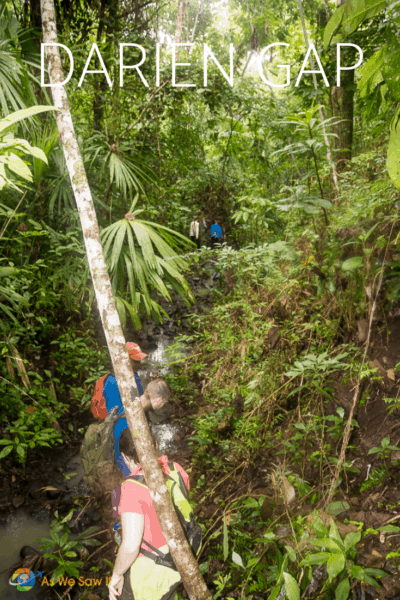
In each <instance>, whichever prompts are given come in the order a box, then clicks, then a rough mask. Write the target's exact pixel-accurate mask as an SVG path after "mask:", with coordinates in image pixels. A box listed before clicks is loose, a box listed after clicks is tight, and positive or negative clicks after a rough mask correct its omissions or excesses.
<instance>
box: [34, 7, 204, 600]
mask: <svg viewBox="0 0 400 600" xmlns="http://www.w3.org/2000/svg"><path fill="white" fill-rule="evenodd" d="M41 9H42V24H43V42H44V43H53V44H54V43H57V30H56V23H55V10H54V2H53V0H41ZM46 51H47V68H48V73H49V76H50V83H57V82H62V81H63V80H64V76H63V71H62V66H61V60H60V56H59V52H58V47H57V46H48V47H47V48H46ZM51 93H52V97H53V103H54V106H55V107H56V108H58V109H59V112H57V116H56V119H57V126H58V130H59V133H60V138H61V143H62V147H63V151H64V156H65V162H66V165H67V169H68V172H69V176H70V179H71V185H72V189H73V193H74V196H75V201H76V204H77V207H78V212H79V217H80V220H81V225H82V231H83V237H84V241H85V247H86V253H87V257H88V262H89V267H90V272H91V276H92V280H93V286H94V290H95V293H96V300H97V304H98V308H99V313H100V317H101V321H102V324H103V328H104V333H105V337H106V340H107V345H108V349H109V352H110V356H111V360H112V363H113V367H114V373H115V376H116V379H117V382H118V388H119V391H120V394H121V400H122V404H123V406H124V408H125V413H126V418H127V421H128V426H129V429H130V431H131V433H132V437H133V440H134V442H135V446H136V449H137V452H138V455H139V459H140V462H141V465H142V468H143V471H144V476H145V478H146V484H147V485H148V487H149V490H150V494H151V497H152V499H153V502H154V507H155V510H156V513H157V517H158V519H159V522H160V525H161V527H162V530H163V532H164V535H165V538H166V540H167V543H168V546H169V548H170V551H171V554H172V557H173V559H174V562H175V564H176V567H177V569H178V570H179V573H180V575H181V577H182V581H183V584H184V586H185V589H186V591H187V592H188V595H189V598H190V599H191V600H211V596H210V593H209V591H208V589H207V587H206V585H205V583H204V580H203V578H202V576H201V573H200V570H199V567H198V564H197V561H196V559H195V557H194V556H193V553H192V551H191V549H190V547H189V545H188V543H187V541H186V537H185V534H184V532H183V530H182V527H181V525H180V523H179V520H178V517H177V515H176V513H175V510H174V509H173V507H172V504H171V500H170V496H169V492H168V489H167V487H166V485H165V482H164V477H163V473H162V470H161V467H160V464H159V462H158V460H157V457H156V455H155V451H154V446H153V443H152V439H151V435H150V430H149V428H148V425H147V422H146V418H145V416H144V412H143V409H142V405H141V403H140V401H139V392H138V390H137V387H136V383H135V378H134V375H133V371H132V367H131V363H130V359H129V355H128V351H127V348H126V345H125V339H124V336H123V332H122V328H121V323H120V320H119V317H118V313H117V309H116V305H115V301H114V298H113V295H112V290H111V283H110V279H109V276H108V272H107V268H106V264H105V261H104V255H103V249H102V246H101V242H100V233H99V227H98V223H97V218H96V213H95V210H94V206H93V200H92V195H91V192H90V188H89V185H88V181H87V177H86V173H85V168H84V165H83V161H82V157H81V154H80V151H79V147H78V143H77V140H76V136H75V132H74V127H73V123H72V118H71V113H70V110H69V105H68V98H67V93H66V91H65V89H64V87H63V86H61V87H54V86H52V87H51ZM131 394H132V397H131Z"/></svg>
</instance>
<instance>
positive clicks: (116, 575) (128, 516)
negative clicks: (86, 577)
mask: <svg viewBox="0 0 400 600" xmlns="http://www.w3.org/2000/svg"><path fill="white" fill-rule="evenodd" d="M121 524H122V542H121V545H120V547H119V549H118V553H117V558H116V559H115V565H114V570H113V574H112V577H111V581H110V585H109V588H108V590H109V594H110V600H118V596H119V595H120V594H121V592H122V588H123V586H124V573H126V571H127V570H128V569H129V567H130V566H131V564H132V563H133V562H134V561H135V560H136V559H137V557H138V554H139V551H140V546H141V544H142V538H143V532H144V516H143V515H139V514H138V513H122V515H121Z"/></svg>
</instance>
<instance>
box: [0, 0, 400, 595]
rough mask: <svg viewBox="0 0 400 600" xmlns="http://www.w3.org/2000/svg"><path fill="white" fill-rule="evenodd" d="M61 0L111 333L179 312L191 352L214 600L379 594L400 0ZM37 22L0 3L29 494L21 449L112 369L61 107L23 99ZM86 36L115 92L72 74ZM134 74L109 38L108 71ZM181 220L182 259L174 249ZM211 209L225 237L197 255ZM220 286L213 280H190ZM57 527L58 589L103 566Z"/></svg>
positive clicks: (189, 397)
mask: <svg viewBox="0 0 400 600" xmlns="http://www.w3.org/2000/svg"><path fill="white" fill-rule="evenodd" d="M55 5H56V12H57V28H58V39H59V42H60V43H62V44H64V45H66V46H67V47H68V48H69V49H70V51H71V52H72V54H73V57H74V62H75V65H74V70H73V73H72V76H71V79H70V81H69V82H68V84H67V85H66V89H67V93H68V97H69V102H70V106H71V111H72V116H73V121H74V127H75V132H76V135H77V138H78V142H79V146H80V149H81V152H82V155H83V160H84V164H85V168H86V172H87V176H88V179H89V183H90V187H91V191H92V194H93V197H94V201H95V207H96V212H97V219H98V222H99V225H100V230H101V236H102V241H103V247H104V253H105V257H106V261H107V266H108V269H109V273H110V277H111V280H112V286H113V293H114V296H115V299H116V303H117V308H118V312H119V315H120V319H121V322H122V324H123V327H124V330H125V332H126V335H127V339H135V340H136V341H137V340H138V341H141V340H144V341H146V332H148V331H151V330H152V327H154V325H152V323H153V324H154V323H155V324H156V325H157V326H158V327H161V328H162V327H166V326H167V324H168V323H170V324H172V325H173V330H174V332H175V334H176V336H175V342H177V344H187V345H190V346H191V351H192V356H189V358H188V359H187V360H185V361H184V363H182V362H181V363H179V362H178V364H177V365H175V366H174V367H173V368H172V369H171V371H170V373H169V375H168V376H167V378H168V381H169V383H170V384H171V386H172V388H173V391H174V394H175V398H176V403H177V406H178V414H179V416H180V419H181V422H182V423H183V424H185V426H186V427H187V435H186V438H187V440H186V441H187V444H188V446H189V448H190V460H189V461H188V463H187V467H188V470H189V472H190V475H191V478H192V481H193V488H192V492H191V500H192V501H193V502H194V504H195V505H196V511H197V514H198V518H199V522H200V523H201V524H202V526H203V529H204V542H203V548H202V551H201V555H200V567H201V570H202V573H203V574H204V577H205V579H206V582H207V584H208V586H209V588H210V590H212V594H213V597H214V598H226V599H228V600H229V599H233V598H241V599H246V600H251V599H258V598H268V599H269V600H276V599H279V600H282V599H283V598H285V597H287V598H288V599H289V600H297V599H299V598H300V597H302V598H317V597H318V598H323V599H326V600H328V599H336V600H346V599H347V598H352V599H354V600H355V599H357V600H362V599H375V598H382V599H391V600H395V598H398V597H399V594H400V583H399V571H400V560H399V559H400V548H399V540H400V524H399V522H398V521H399V519H400V513H399V505H400V500H399V493H398V492H399V489H400V476H399V465H400V448H399V447H398V444H400V437H399V429H398V417H399V415H400V399H399V392H400V280H399V276H400V253H399V237H400V224H399V215H398V213H399V207H400V196H399V191H398V190H399V188H400V166H399V165H400V127H399V117H400V112H399V110H400V109H399V101H400V77H399V75H398V73H399V72H400V71H399V69H400V41H399V30H400V29H399V21H400V5H399V2H398V1H396V0H346V1H345V2H342V3H341V2H336V1H335V0H308V1H307V2H304V4H302V2H301V0H271V1H270V2H264V1H263V0H248V1H247V0H246V2H243V1H238V0H221V1H216V2H211V1H210V0H172V1H171V2H165V3H163V2H160V1H159V0H154V1H150V2H140V1H139V0H134V1H133V0H132V2H122V1H121V2H119V1H118V0H99V1H93V0H88V1H86V2H81V0H55ZM41 27H42V23H41V12H40V2H39V0H28V1H26V2H22V0H13V2H9V1H8V0H2V1H0V104H1V108H0V116H1V119H0V216H1V221H2V223H1V231H0V257H1V263H0V277H1V281H0V311H1V319H0V325H1V336H0V354H1V361H0V369H1V373H0V389H1V393H2V401H1V404H0V477H2V478H3V487H4V488H7V489H10V490H11V492H12V494H13V495H15V494H17V493H20V494H22V495H23V494H24V493H25V492H24V491H23V490H24V488H23V485H24V483H23V482H24V481H26V480H29V478H30V479H34V473H33V471H34V467H32V466H31V464H32V463H31V461H32V459H33V457H35V456H36V455H37V454H36V453H38V452H42V451H43V452H45V451H46V448H51V449H52V450H53V449H54V450H55V449H57V448H58V447H64V445H65V444H67V445H71V444H72V445H73V444H78V443H79V441H80V440H81V439H82V435H83V433H84V430H85V427H86V425H87V414H88V409H89V407H90V399H91V396H92V391H93V385H94V382H95V381H96V380H97V379H98V377H100V376H101V375H103V374H104V373H105V372H107V371H108V370H110V359H109V355H108V352H107V347H106V345H105V343H104V338H103V336H102V332H101V323H100V319H99V315H98V312H97V308H96V302H95V299H94V293H93V287H92V283H91V279H90V273H89V267H88V263H87V259H86V253H85V248H84V245H83V238H82V231H81V225H80V221H79V215H78V212H77V209H76V205H75V201H74V197H73V193H72V188H71V185H70V180H69V175H68V171H67V168H66V163H65V159H64V155H63V148H62V145H61V142H60V139H59V135H58V131H57V126H56V122H55V118H54V111H52V110H48V109H46V110H44V109H42V108H40V107H47V108H50V105H51V99H50V95H49V88H46V87H42V86H41V85H40V77H41V74H40V42H41V39H42V30H41ZM174 41H175V43H177V44H179V43H182V44H190V43H194V46H193V47H190V46H187V47H182V48H179V49H178V48H177V49H176V62H177V66H176V70H177V71H176V83H177V84H181V83H186V84H193V86H194V87H177V86H174V85H173V78H172V56H171V47H172V43H173V42H174ZM278 42H279V43H281V44H287V46H282V45H281V46H280V47H275V48H274V49H270V50H268V52H266V53H264V56H263V62H262V67H260V69H262V71H261V73H262V74H263V77H264V78H267V79H268V80H269V81H272V82H273V83H275V85H276V87H272V86H269V85H266V84H265V83H264V82H263V81H262V79H261V76H260V72H259V63H258V61H259V59H260V55H261V53H262V50H263V49H264V48H266V47H267V46H268V45H269V44H273V43H278ZM93 43H96V44H97V45H98V48H99V51H100V53H101V56H102V58H103V60H104V65H105V67H106V68H107V71H108V74H109V77H110V78H111V80H113V82H114V85H113V86H112V87H110V86H109V84H108V82H107V78H106V76H105V75H104V65H101V63H100V60H99V55H96V53H95V54H94V55H93V57H92V59H91V60H90V61H89V63H88V64H86V63H87V60H88V56H89V52H90V49H91V48H92V44H93ZM122 43H123V44H136V45H141V46H143V48H145V51H146V58H145V60H144V62H143V64H142V65H141V67H140V68H141V73H142V77H143V78H144V79H145V80H146V81H147V82H148V84H149V86H148V87H146V85H144V82H143V81H142V80H141V78H140V77H139V74H138V73H137V71H135V70H128V69H126V70H125V71H124V74H123V75H124V85H123V87H120V86H119V85H118V82H119V78H120V65H119V44H122ZM157 43H159V44H160V47H159V51H160V72H159V85H156V58H157V52H158V49H157V46H156V44H157ZM204 43H206V44H208V46H209V47H210V48H211V49H212V51H213V53H214V55H215V57H216V58H217V59H218V61H219V62H220V65H221V66H222V68H223V69H224V70H225V72H226V76H224V75H223V74H222V73H221V70H220V69H219V68H218V67H217V66H216V64H215V62H213V61H212V60H211V59H209V61H208V83H207V86H205V85H204V82H203V75H204V63H203V44H204ZM311 43H312V44H313V45H314V48H315V52H313V51H311V54H310V56H311V61H312V62H310V61H307V64H305V65H303V71H304V70H305V72H304V73H303V75H302V77H301V80H300V82H299V84H298V85H297V84H296V85H295V83H296V80H297V79H298V77H299V74H300V72H301V69H302V63H303V60H304V57H305V54H306V51H307V48H308V45H309V44H311ZM338 43H342V44H347V46H342V47H341V61H342V62H341V64H342V65H347V66H350V65H355V64H356V63H357V62H358V60H359V51H358V50H357V48H356V47H359V48H361V49H362V52H363V55H364V59H363V64H362V66H360V67H358V68H357V69H353V70H342V71H341V72H340V76H341V81H340V84H341V85H340V87H339V86H338V85H337V84H338V81H337V46H336V45H337V44H338ZM230 44H233V48H234V54H233V74H234V85H233V86H231V85H230V84H229V82H228V80H227V79H228V75H229V46H230ZM318 57H319V60H320V63H319V62H318V60H317V58H318ZM141 59H142V52H141V50H140V48H138V47H137V46H136V47H135V46H132V47H130V48H128V47H126V48H125V50H124V64H125V65H132V64H135V63H136V64H137V63H138V62H140V60H141ZM62 60H63V67H64V71H65V73H68V71H69V66H70V63H69V58H68V55H67V53H65V52H62ZM178 63H183V65H184V66H178ZM188 63H189V64H190V66H189V64H188ZM85 65H86V69H89V72H88V73H87V74H86V76H85V78H84V81H83V83H82V85H80V79H81V75H82V73H83V71H84V68H85ZM282 65H290V77H291V83H290V85H289V86H287V87H284V84H285V83H286V69H285V67H282ZM102 69H103V74H102V73H101V70H102ZM322 69H323V73H324V74H326V78H327V83H329V85H326V84H325V82H324V78H323V75H322ZM90 70H92V71H97V73H93V72H92V73H90ZM307 71H308V72H307ZM310 71H314V72H316V73H315V77H316V84H317V85H315V81H314V78H313V76H312V74H310ZM47 77H48V76H47V74H46V75H45V79H46V81H48V79H47ZM195 214H197V215H199V219H200V232H201V240H202V245H203V246H202V249H201V250H199V251H196V250H195V249H194V245H193V243H192V242H190V240H189V239H188V235H189V227H190V223H191V221H192V220H193V216H194V215H195ZM215 220H217V221H218V223H219V224H220V225H221V226H222V228H223V231H224V244H223V245H222V246H221V247H218V248H217V249H214V250H211V249H210V241H211V240H210V233H209V229H210V227H211V224H212V223H213V222H214V221H215ZM203 223H204V224H205V226H204V225H203ZM213 273H214V274H215V273H217V274H218V277H219V279H218V285H217V286H216V287H215V288H214V289H207V286H206V287H205V289H203V290H200V292H199V291H198V293H196V292H194V291H193V290H194V286H193V285H192V284H193V281H200V282H203V281H204V282H206V281H209V279H210V277H212V275H213ZM177 306H179V307H180V308H179V310H180V312H179V314H178V315H176V314H174V310H175V309H176V307H177ZM170 318H171V320H170V321H169V319H170ZM159 331H160V329H159ZM135 336H136V337H135ZM141 336H142V337H141ZM182 364H183V366H182ZM49 456H50V454H49ZM176 457H177V458H179V452H177V454H176ZM15 474H18V481H15ZM11 478H13V479H12V485H11V483H10V486H11V487H10V486H9V484H8V483H7V482H10V481H11ZM18 486H22V487H18ZM21 490H22V491H21ZM11 492H10V493H11ZM79 502H80V501H79V500H78V501H77V503H79ZM9 504H10V503H7V502H5V504H4V506H3V505H2V504H1V502H0V508H1V509H3V508H4V507H7V506H8V505H9ZM82 505H83V501H82ZM7 510H8V509H7ZM61 516H63V515H61ZM61 516H60V517H59V515H58V513H57V514H56V518H55V520H54V521H53V525H52V527H53V532H52V533H53V534H54V535H53V534H52V538H51V539H50V538H49V540H48V542H47V546H46V547H45V548H43V549H45V550H47V551H48V550H53V552H56V554H52V555H51V556H52V557H53V558H54V557H55V559H56V561H58V571H57V575H60V576H61V575H63V574H68V575H73V576H75V577H77V576H78V574H79V572H80V569H81V568H89V566H88V565H89V564H90V565H91V567H90V568H91V569H92V570H93V571H94V572H95V573H97V572H98V571H100V572H104V573H105V574H109V573H110V566H112V558H113V555H112V554H107V558H104V559H102V558H101V555H98V556H97V559H98V562H97V563H88V562H85V561H87V556H88V552H87V551H86V554H85V553H82V548H83V549H84V550H85V548H84V546H82V544H81V540H80V539H78V541H76V542H68V543H71V544H72V546H70V547H69V552H64V554H63V547H64V549H65V545H66V541H67V540H68V539H69V538H68V536H69V535H70V533H71V530H70V529H69V527H68V519H67V520H65V519H64V521H63V520H62V519H61ZM64 516H65V515H64ZM105 526H107V525H105ZM102 529H104V528H102ZM62 531H64V536H63V537H62V538H61V537H60V535H59V533H58V532H62ZM86 533H88V532H86ZM89 533H92V530H90V531H89ZM65 535H66V537H65ZM89 542H90V540H89ZM75 550H77V551H78V550H79V551H80V554H79V556H78V554H77V552H75ZM110 561H111V562H110ZM56 566H57V565H56ZM56 587H57V586H56ZM50 591H52V590H51V589H50V588H49V592H50ZM64 591H65V588H59V589H58V591H57V589H56V588H54V593H55V594H56V595H55V596H53V597H61V594H62V593H63V592H64ZM90 593H92V592H90ZM182 593H183V592H182ZM68 594H69V598H70V600H75V599H77V598H88V597H89V596H88V594H89V591H88V590H87V589H86V590H83V589H82V588H81V589H78V588H76V589H75V588H74V589H73V590H72V591H70V592H68ZM96 594H97V596H94V598H93V593H92V600H94V599H95V598H96V599H97V598H99V597H101V598H105V597H107V590H106V588H104V586H103V589H100V588H99V589H98V590H96ZM64 596H65V594H64ZM64 596H62V597H64Z"/></svg>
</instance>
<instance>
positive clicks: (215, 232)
mask: <svg viewBox="0 0 400 600" xmlns="http://www.w3.org/2000/svg"><path fill="white" fill-rule="evenodd" d="M221 242H222V229H221V227H220V226H219V225H218V222H217V220H214V225H212V226H211V248H214V246H215V244H220V243H221Z"/></svg>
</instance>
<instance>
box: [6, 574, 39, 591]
mask: <svg viewBox="0 0 400 600" xmlns="http://www.w3.org/2000/svg"><path fill="white" fill-rule="evenodd" d="M35 579H36V578H35V574H34V573H33V572H32V571H31V570H30V569H17V570H16V571H15V572H14V573H13V575H12V577H11V579H10V584H11V585H15V586H16V587H17V590H19V591H20V592H28V591H29V590H31V589H32V588H33V586H34V585H35Z"/></svg>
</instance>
